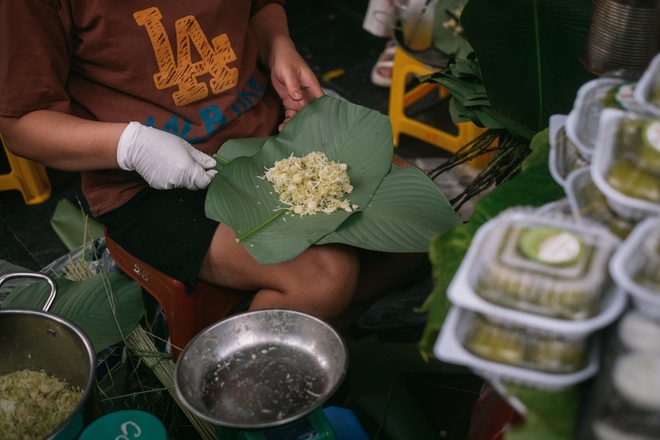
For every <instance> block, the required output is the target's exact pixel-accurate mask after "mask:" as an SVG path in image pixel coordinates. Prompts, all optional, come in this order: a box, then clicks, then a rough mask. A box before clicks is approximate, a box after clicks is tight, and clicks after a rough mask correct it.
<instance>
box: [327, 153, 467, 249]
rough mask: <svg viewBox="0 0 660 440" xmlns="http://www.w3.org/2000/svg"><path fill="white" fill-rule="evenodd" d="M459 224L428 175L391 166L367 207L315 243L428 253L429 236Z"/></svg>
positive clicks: (456, 216) (459, 220)
mask: <svg viewBox="0 0 660 440" xmlns="http://www.w3.org/2000/svg"><path fill="white" fill-rule="evenodd" d="M460 223H461V219H460V217H459V216H458V215H457V214H456V213H455V212H454V210H453V209H452V207H451V205H450V204H449V202H448V201H447V198H446V197H445V196H444V194H442V192H441V191H440V190H439V189H438V187H437V185H436V184H435V183H433V181H432V180H431V179H429V178H428V176H426V175H425V174H424V173H423V172H422V171H420V170H419V169H417V168H415V167H406V168H396V167H394V166H393V168H392V171H390V173H389V174H387V175H386V176H385V178H384V179H383V182H382V183H381V184H380V186H379V188H378V191H376V194H375V195H374V197H373V198H372V199H371V202H370V203H369V205H368V206H367V208H366V209H365V210H364V211H362V212H359V213H357V214H355V215H352V216H351V217H350V218H349V219H348V220H346V221H345V222H344V223H342V224H341V226H339V228H338V229H337V230H336V231H335V232H332V233H330V234H328V235H327V236H325V237H324V238H323V239H321V240H320V241H319V242H318V244H324V243H344V244H349V245H353V246H357V247H360V248H364V249H370V250H375V251H384V252H427V251H428V249H429V240H430V238H431V237H433V236H434V235H436V234H439V233H441V232H443V231H446V230H447V229H450V228H452V227H454V226H456V225H459V224H460Z"/></svg>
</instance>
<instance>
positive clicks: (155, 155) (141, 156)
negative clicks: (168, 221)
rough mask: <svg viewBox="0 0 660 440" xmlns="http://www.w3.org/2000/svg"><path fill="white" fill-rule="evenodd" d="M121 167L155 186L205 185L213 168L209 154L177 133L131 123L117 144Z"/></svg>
mask: <svg viewBox="0 0 660 440" xmlns="http://www.w3.org/2000/svg"><path fill="white" fill-rule="evenodd" d="M117 162H118V163H119V167H120V168H121V169H122V170H126V171H137V172H138V174H140V175H141V176H142V177H143V178H144V180H146V181H147V183H148V184H149V186H151V187H153V188H155V189H170V188H180V187H183V188H188V189H191V190H197V189H202V188H206V187H207V186H208V185H209V184H210V183H211V179H212V178H213V176H214V175H215V174H216V173H217V170H214V169H211V168H213V167H214V166H215V164H216V162H215V159H213V158H212V157H211V156H209V155H207V154H205V153H203V152H201V151H199V150H198V149H196V148H195V147H193V146H192V145H190V144H189V143H188V142H186V141H184V140H183V139H181V138H180V137H178V136H175V135H173V134H171V133H167V132H165V131H162V130H158V129H156V128H153V127H147V126H146V125H142V124H140V123H139V122H131V123H130V124H128V127H126V128H125V129H124V132H123V133H122V135H121V137H120V138H119V144H118V145H117Z"/></svg>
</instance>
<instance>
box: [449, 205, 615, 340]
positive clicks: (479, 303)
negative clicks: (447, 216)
mask: <svg viewBox="0 0 660 440" xmlns="http://www.w3.org/2000/svg"><path fill="white" fill-rule="evenodd" d="M619 242H620V240H619V239H618V238H617V237H615V236H614V235H613V234H612V233H610V232H609V230H608V229H607V228H606V227H605V226H603V225H600V224H598V223H594V222H579V223H578V222H576V221H575V220H574V219H573V217H572V216H567V215H564V214H561V213H555V212H538V211H536V210H532V209H529V208H512V209H508V210H506V211H504V212H502V213H501V214H499V215H498V216H497V217H495V218H493V219H491V220H490V221H488V222H487V223H486V224H484V225H482V226H481V227H480V228H479V230H478V231H477V233H476V234H475V237H474V239H473V241H472V244H471V245H470V248H469V249H468V252H467V254H466V256H465V258H464V259H463V261H462V263H461V265H460V266H459V269H458V271H457V273H456V276H455V277H454V279H453V280H452V282H451V283H450V285H449V286H448V289H447V294H448V296H449V298H450V300H451V301H452V302H453V303H454V304H456V305H459V306H461V307H464V308H468V309H471V310H477V311H481V312H484V313H488V314H491V315H493V314H496V315H498V316H500V317H503V318H506V319H509V320H512V321H514V322H518V323H522V324H529V325H531V326H534V327H539V326H540V327H539V328H543V329H546V330H555V331H559V332H563V333H580V332H582V333H586V332H591V331H593V330H594V329H597V328H600V327H602V326H604V325H607V324H608V323H610V322H612V321H613V320H614V319H616V317H618V316H619V314H620V313H621V312H622V309H623V307H624V305H625V294H623V293H622V292H620V291H619V290H617V289H615V288H614V286H613V283H612V282H611V279H610V277H609V275H608V263H609V259H610V256H611V255H612V253H613V252H614V249H615V248H616V246H617V245H618V244H619Z"/></svg>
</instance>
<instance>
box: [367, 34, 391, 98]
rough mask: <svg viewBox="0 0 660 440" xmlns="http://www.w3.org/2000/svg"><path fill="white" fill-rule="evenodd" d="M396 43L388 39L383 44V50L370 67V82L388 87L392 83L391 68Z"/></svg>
mask: <svg viewBox="0 0 660 440" xmlns="http://www.w3.org/2000/svg"><path fill="white" fill-rule="evenodd" d="M395 50H396V45H395V44H394V41H392V40H390V41H388V42H387V45H386V46H385V50H383V52H382V53H381V54H380V56H379V57H378V61H376V64H374V67H373V68H372V69H371V82H372V83H374V84H375V85H377V86H380V87H390V86H391V85H392V68H393V67H394V51H395Z"/></svg>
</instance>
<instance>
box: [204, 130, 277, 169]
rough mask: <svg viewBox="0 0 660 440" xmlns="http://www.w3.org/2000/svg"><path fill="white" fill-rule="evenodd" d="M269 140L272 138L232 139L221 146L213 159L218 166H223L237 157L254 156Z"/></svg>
mask: <svg viewBox="0 0 660 440" xmlns="http://www.w3.org/2000/svg"><path fill="white" fill-rule="evenodd" d="M271 138H272V136H265V137H256V138H247V139H240V140H236V139H232V140H229V141H227V142H225V143H224V144H222V147H221V148H220V150H219V151H218V152H217V154H215V155H214V156H213V157H215V159H216V160H217V161H218V165H221V166H225V165H227V164H228V163H229V162H231V161H232V160H234V159H236V158H237V157H243V156H254V155H255V154H257V153H258V152H259V151H260V150H261V148H262V147H263V146H264V144H265V143H266V141H268V140H269V139H271Z"/></svg>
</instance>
